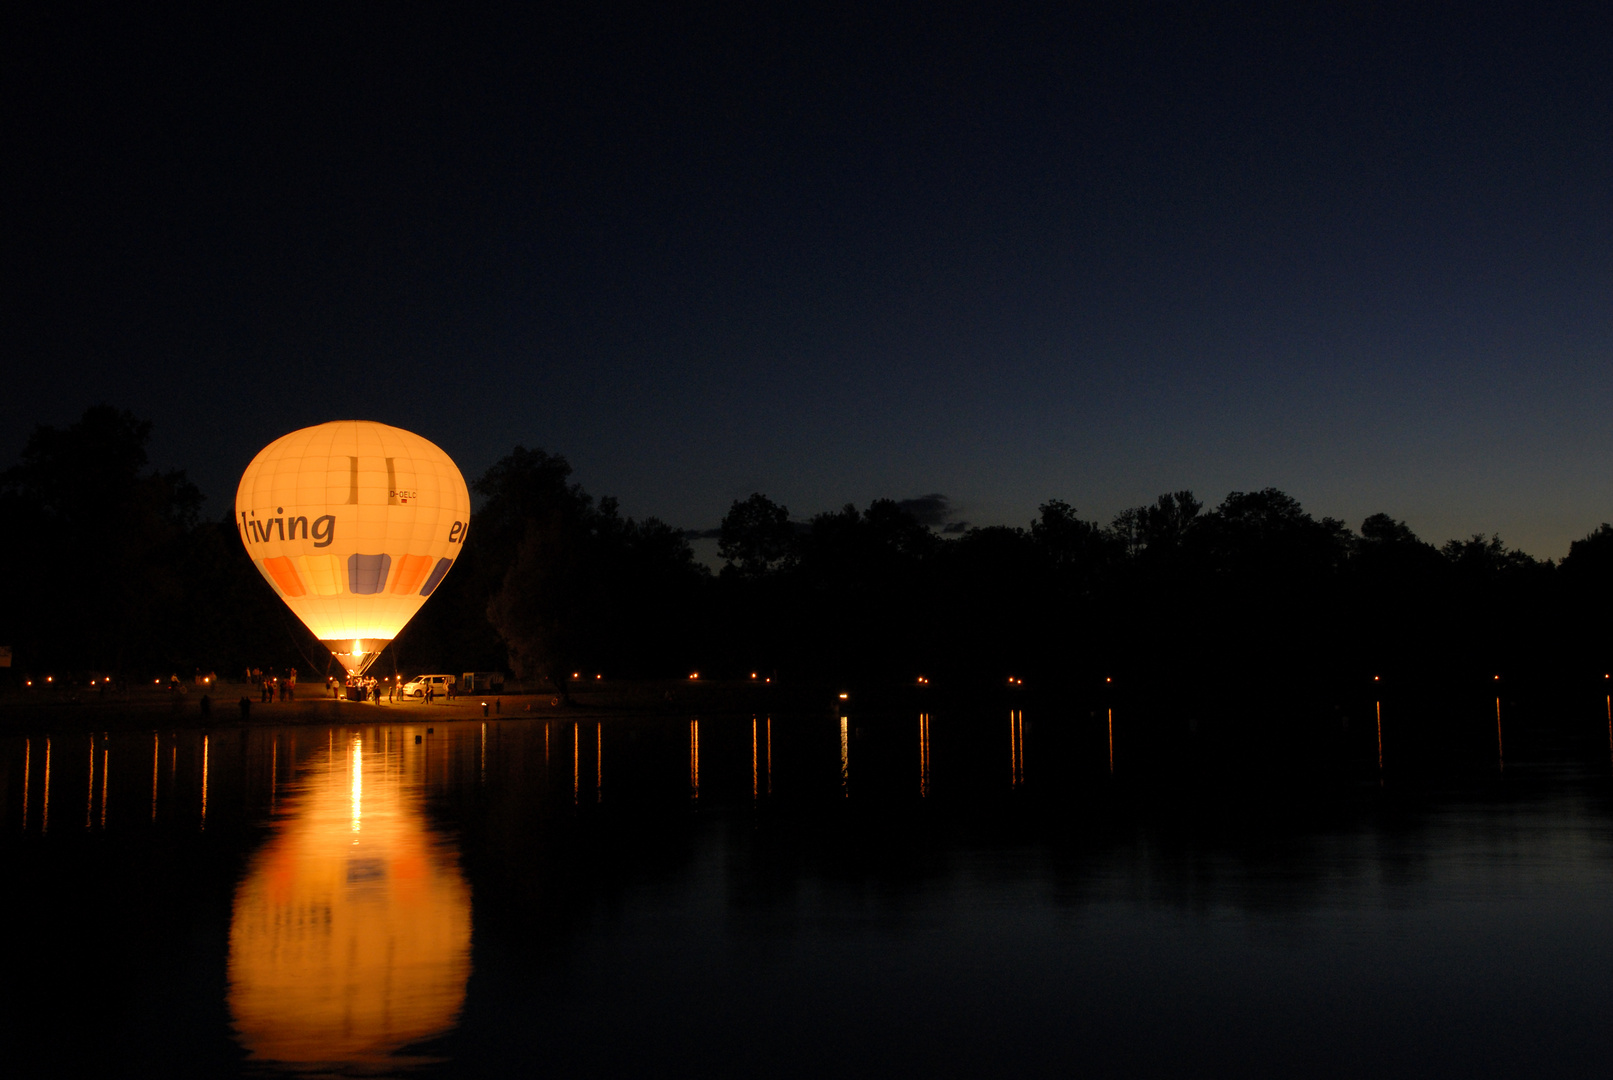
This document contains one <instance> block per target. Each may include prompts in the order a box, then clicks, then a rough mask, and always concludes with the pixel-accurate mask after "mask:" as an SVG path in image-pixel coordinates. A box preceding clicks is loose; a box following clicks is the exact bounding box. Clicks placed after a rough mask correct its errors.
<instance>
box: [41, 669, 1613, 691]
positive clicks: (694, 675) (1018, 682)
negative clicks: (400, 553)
mask: <svg viewBox="0 0 1613 1080" xmlns="http://www.w3.org/2000/svg"><path fill="white" fill-rule="evenodd" d="M571 677H572V678H573V679H580V678H582V673H581V672H579V671H573V672H572V673H571ZM604 677H605V676H604V675H595V676H594V678H595V679H596V680H597V679H603V678H604ZM750 677H751V681H753V682H754V681H755V680H756V672H754V671H753V672H751V673H750ZM393 678H394V679H397V680H399V681H402V679H403V676H401V675H395V676H393ZM689 678H690V680H691V681H694V680H698V679H699V678H700V672H698V671H691V672H690V673H689ZM1493 678H1494V681H1496V682H1500V681H1501V676H1499V675H1496V676H1494V677H1493ZM1602 678H1603V679H1613V672H1608V673H1607V674H1605V675H1603V676H1602ZM45 681H46V682H47V683H50V682H54V681H55V676H54V675H46V676H45ZM100 681H101V682H104V683H106V684H107V685H108V686H110V685H111V684H112V677H111V676H110V675H109V676H107V677H106V678H105V679H102V680H100ZM212 681H213V680H212V677H211V676H206V675H204V676H203V677H202V682H203V683H204V684H208V683H211V682H212ZM762 681H763V682H769V683H770V682H772V681H773V680H772V678H771V677H768V678H765V679H763V680H762ZM1103 681H1104V682H1106V683H1112V682H1114V681H1115V680H1114V678H1113V676H1106V677H1105V678H1104V680H1103ZM1372 681H1373V682H1381V681H1383V676H1382V675H1374V676H1372ZM151 682H152V685H154V686H160V685H162V680H161V679H152V680H151ZM25 685H28V686H32V685H34V680H32V679H28V680H27V681H26V684H25ZM90 685H91V686H95V685H96V680H95V679H91V680H90ZM918 685H919V686H929V685H930V680H929V679H928V678H926V677H925V676H923V675H920V676H919V677H918ZM1008 685H1009V686H1024V685H1025V680H1024V679H1016V678H1015V677H1014V676H1012V675H1010V676H1008ZM840 696H841V697H845V696H846V695H845V694H841V695H840Z"/></svg>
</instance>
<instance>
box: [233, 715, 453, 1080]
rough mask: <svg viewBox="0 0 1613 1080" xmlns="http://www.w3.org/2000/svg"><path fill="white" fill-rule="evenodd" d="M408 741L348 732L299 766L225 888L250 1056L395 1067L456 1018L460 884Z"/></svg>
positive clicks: (239, 1021)
mask: <svg viewBox="0 0 1613 1080" xmlns="http://www.w3.org/2000/svg"><path fill="white" fill-rule="evenodd" d="M411 741H412V740H411V739H410V738H409V737H407V736H406V737H404V738H402V739H399V738H397V737H396V735H388V734H386V733H383V734H382V736H381V740H380V742H381V745H379V746H378V745H377V740H376V738H375V737H374V736H371V737H370V738H369V739H368V740H366V739H363V738H359V737H356V736H355V737H352V738H350V739H348V740H347V742H346V743H345V745H343V744H341V743H337V744H336V745H334V746H332V747H331V748H330V749H329V750H322V751H320V752H319V753H318V754H317V755H315V756H314V757H313V758H312V759H310V760H309V761H307V762H305V763H304V765H303V769H302V776H301V777H300V780H301V788H302V790H301V791H300V793H296V794H294V795H293V797H292V799H290V800H289V802H290V804H291V805H290V810H289V812H288V813H286V814H285V815H284V816H283V817H281V818H280V819H279V820H278V822H277V828H276V833H275V835H274V836H273V837H272V838H271V839H270V840H269V842H268V843H267V844H265V845H264V847H263V848H262V849H261V850H260V851H259V852H258V854H257V856H256V857H255V859H254V860H253V862H252V865H251V867H250V868H249V870H248V871H247V874H246V875H245V877H244V878H243V879H242V882H241V884H240V886H239V887H238V889H237V891H236V895H235V906H234V914H233V918H232V921H231V926H230V954H229V981H230V989H229V1005H230V1012H231V1015H232V1016H233V1017H234V1021H235V1030H236V1033H237V1036H238V1038H239V1039H240V1041H241V1043H242V1045H243V1046H244V1047H245V1048H246V1049H247V1050H248V1051H249V1052H250V1053H251V1054H252V1056H253V1057H254V1058H256V1059H259V1060H271V1061H281V1062H376V1063H379V1062H393V1063H396V1062H397V1061H398V1058H397V1057H395V1056H394V1055H396V1053H397V1052H398V1051H399V1050H401V1049H402V1048H404V1047H406V1046H408V1045H410V1044H412V1043H417V1042H420V1041H421V1040H424V1039H428V1038H431V1037H432V1036H435V1035H440V1034H442V1033H444V1032H446V1031H448V1030H449V1029H451V1028H452V1027H453V1026H454V1024H455V1023H456V1022H457V1019H458V1016H459V1012H460V1008H461V1006H462V1005H463V1003H464V998H465V982H466V979H467V978H468V977H469V975H470V933H471V907H470V890H469V888H468V887H467V886H466V883H465V880H464V878H463V877H462V876H461V874H460V871H459V867H458V865H457V863H456V861H455V859H454V857H453V855H452V853H451V852H449V851H447V850H445V849H444V848H443V846H442V845H441V844H440V842H438V841H437V840H436V838H435V837H434V836H433V835H432V833H431V832H430V830H429V829H428V827H427V824H426V821H425V818H424V814H423V811H422V808H421V805H420V796H419V792H418V788H417V786H416V783H415V781H413V780H411V779H410V773H411V771H412V770H411V768H410V766H412V765H418V764H419V763H418V762H416V761H413V760H411V759H412V758H414V756H415V753H416V752H417V751H416V750H415V748H414V747H413V746H411V745H410V743H411Z"/></svg>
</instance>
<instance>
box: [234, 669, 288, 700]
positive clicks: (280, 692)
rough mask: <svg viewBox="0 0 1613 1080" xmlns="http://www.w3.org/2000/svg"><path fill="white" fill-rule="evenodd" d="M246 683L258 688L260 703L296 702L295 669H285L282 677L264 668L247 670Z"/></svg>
mask: <svg viewBox="0 0 1613 1080" xmlns="http://www.w3.org/2000/svg"><path fill="white" fill-rule="evenodd" d="M246 681H247V682H249V683H251V684H252V685H254V686H256V687H257V688H258V700H259V701H261V702H270V701H275V700H277V699H278V700H280V701H296V700H297V669H296V668H287V669H286V670H285V673H284V674H283V675H277V674H275V673H274V671H272V670H266V669H264V668H249V669H248V670H247V673H246Z"/></svg>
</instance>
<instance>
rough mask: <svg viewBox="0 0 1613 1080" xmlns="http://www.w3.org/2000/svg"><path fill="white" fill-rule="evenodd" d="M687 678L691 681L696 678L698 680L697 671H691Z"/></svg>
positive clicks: (698, 673)
mask: <svg viewBox="0 0 1613 1080" xmlns="http://www.w3.org/2000/svg"><path fill="white" fill-rule="evenodd" d="M689 678H691V679H698V678H700V672H698V671H691V672H689Z"/></svg>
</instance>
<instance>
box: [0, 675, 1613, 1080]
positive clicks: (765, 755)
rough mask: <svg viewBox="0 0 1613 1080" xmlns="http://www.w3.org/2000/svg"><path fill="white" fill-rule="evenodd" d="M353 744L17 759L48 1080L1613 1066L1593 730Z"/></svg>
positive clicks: (10, 1014) (6, 784)
mask: <svg viewBox="0 0 1613 1080" xmlns="http://www.w3.org/2000/svg"><path fill="white" fill-rule="evenodd" d="M347 715H349V716H351V718H352V721H351V722H349V723H346V724H341V725H334V726H333V725H315V724H302V725H295V726H286V727H268V726H253V727H230V726H220V727H216V728H213V729H210V730H201V729H195V728H168V727H163V728H160V729H158V730H155V731H152V730H144V731H136V730H130V729H129V728H127V727H125V728H121V729H119V730H117V731H114V732H111V733H99V732H97V733H90V732H82V731H80V732H70V731H49V730H45V729H42V730H41V731H40V733H38V734H27V735H15V736H6V737H4V738H3V739H0V775H3V790H0V813H3V815H4V817H3V831H0V866H3V868H4V878H3V880H4V881H5V886H6V896H7V905H6V906H7V908H8V910H10V911H11V912H12V915H11V916H10V917H9V918H8V920H7V927H8V929H7V933H6V941H5V942H4V944H3V946H0V949H3V955H4V956H5V958H6V959H5V962H4V965H3V969H0V970H3V971H4V974H5V978H4V980H3V982H4V991H3V994H4V997H3V998H0V1002H3V1008H4V1016H5V1020H4V1021H3V1023H4V1026H5V1028H6V1030H7V1032H8V1034H7V1038H6V1045H7V1048H8V1049H7V1055H8V1058H9V1059H11V1060H12V1061H13V1062H14V1063H15V1064H16V1066H17V1067H19V1068H21V1069H23V1070H24V1071H23V1072H18V1073H15V1074H14V1075H24V1074H25V1073H26V1074H30V1075H49V1074H53V1073H64V1074H65V1073H68V1072H72V1071H74V1070H77V1069H83V1068H90V1069H95V1070H99V1071H102V1072H104V1073H107V1074H118V1075H137V1074H151V1075H179V1074H192V1075H221V1076H228V1075H253V1076H262V1075H276V1074H280V1073H294V1074H297V1075H305V1076H306V1075H363V1076H375V1075H408V1076H436V1075H452V1076H503V1075H508V1074H510V1073H511V1072H512V1071H514V1072H516V1073H518V1074H522V1075H525V1074H534V1075H536V1074H545V1073H549V1074H554V1075H559V1076H653V1075H691V1074H695V1075H699V1074H710V1075H784V1076H822V1075H837V1076H847V1075H850V1076H860V1075H921V1076H979V1075H987V1074H991V1075H1021V1076H1068V1075H1071V1074H1091V1075H1101V1076H1107V1075H1166V1074H1169V1075H1195V1076H1203V1075H1211V1076H1262V1075H1271V1076H1276V1075H1296V1074H1305V1075H1316V1076H1359V1075H1373V1076H1430V1075H1461V1076H1468V1077H1472V1076H1509V1077H1516V1076H1553V1077H1565V1076H1604V1075H1606V1073H1607V1070H1608V1062H1609V1060H1613V1025H1610V1023H1609V1021H1608V1020H1607V1019H1606V1016H1605V1004H1606V1002H1607V1001H1608V1000H1609V999H1610V998H1613V758H1610V756H1609V748H1608V744H1606V743H1605V742H1603V741H1601V740H1602V739H1603V736H1602V734H1601V727H1600V725H1601V720H1600V718H1599V717H1598V716H1595V715H1591V716H1587V717H1585V718H1583V720H1584V723H1583V727H1584V735H1585V737H1584V738H1581V739H1577V740H1575V739H1570V740H1566V741H1559V742H1556V743H1553V742H1551V741H1550V740H1546V741H1543V742H1539V743H1536V744H1527V743H1526V744H1525V745H1524V747H1523V749H1522V750H1520V751H1518V752H1516V753H1513V752H1512V751H1511V750H1510V749H1509V754H1512V756H1509V757H1506V758H1504V759H1503V758H1501V757H1500V755H1499V753H1497V755H1496V757H1495V759H1493V760H1486V759H1485V758H1484V757H1483V756H1482V755H1457V756H1454V757H1453V758H1452V760H1451V761H1450V762H1449V763H1448V767H1444V768H1440V769H1426V768H1423V769H1418V770H1416V771H1414V772H1413V771H1407V772H1397V771H1396V769H1395V768H1394V762H1393V746H1394V740H1393V738H1392V737H1390V738H1387V739H1386V742H1387V745H1388V746H1389V748H1390V753H1389V758H1390V761H1389V764H1388V767H1387V768H1386V769H1385V770H1383V771H1380V770H1379V769H1378V767H1377V764H1376V762H1375V761H1373V760H1370V755H1369V759H1368V760H1365V761H1351V762H1348V763H1345V764H1343V765H1341V766H1339V767H1329V768H1322V769H1316V768H1310V769H1301V770H1287V769H1284V770H1279V774H1277V775H1273V774H1272V766H1270V765H1269V764H1267V765H1262V766H1260V767H1251V768H1249V769H1242V770H1199V771H1197V772H1191V773H1188V772H1183V771H1180V770H1176V771H1170V770H1152V771H1149V770H1139V771H1138V772H1137V773H1133V772H1132V771H1131V769H1130V763H1129V762H1128V759H1127V757H1126V747H1127V742H1126V726H1125V722H1124V720H1123V718H1115V717H1111V716H1108V715H1104V716H1101V717H1098V718H1097V720H1096V721H1094V720H1092V718H1091V717H1089V716H1085V715H1084V716H1083V717H1082V721H1081V723H1082V724H1083V725H1084V727H1083V730H1084V731H1086V732H1087V734H1086V735H1083V737H1082V738H1080V739H1073V738H1071V737H1069V732H1070V731H1071V730H1073V728H1072V725H1073V724H1074V723H1075V721H1073V720H1072V719H1071V718H1070V717H1068V716H1064V715H1061V714H1060V713H1059V711H1058V710H1057V709H1055V708H1047V707H1044V708H1041V709H1039V710H1032V709H1030V708H1027V709H1024V710H1019V709H1010V708H1003V709H1000V710H993V709H989V708H982V709H977V710H968V711H962V712H957V713H953V714H946V713H937V714H936V715H935V716H933V717H932V716H930V715H929V714H922V713H917V714H911V715H888V714H887V715H869V716H860V715H857V714H855V713H852V714H849V715H847V716H845V717H840V716H836V715H832V714H829V713H824V714H813V715H778V716H766V715H757V716H755V717H751V716H713V717H705V718H696V717H691V716H640V717H616V716H605V717H599V718H595V717H591V716H588V715H581V716H580V717H579V718H575V719H573V718H569V717H568V718H567V719H564V720H547V721H545V720H536V719H528V718H519V719H511V718H496V717H495V718H490V719H488V720H487V721H485V722H483V721H480V720H472V721H463V720H457V721H450V720H437V721H433V720H432V719H431V717H432V714H431V713H430V712H428V711H425V707H424V706H422V707H421V709H419V710H413V711H411V712H410V713H409V714H408V722H395V718H396V716H397V713H396V712H394V711H391V710H387V709H382V708H375V707H370V706H352V707H351V708H349V709H348V712H347ZM1094 715H1095V714H1094ZM1494 719H1495V718H1494V717H1488V718H1487V717H1486V716H1484V715H1478V716H1475V718H1474V724H1475V730H1477V731H1479V732H1480V734H1482V733H1483V732H1484V731H1486V730H1489V729H1486V728H1485V727H1484V724H1485V723H1488V724H1490V725H1491V728H1493V726H1494ZM1397 720H1398V718H1397ZM1573 722H1574V723H1578V722H1579V720H1578V719H1574V721H1573ZM1094 723H1095V724H1096V725H1097V726H1096V727H1094V726H1093V724H1094ZM1390 731H1391V733H1392V731H1393V728H1392V725H1391V727H1390ZM1493 734H1494V733H1493V732H1492V735H1490V736H1485V737H1486V738H1490V737H1493ZM1607 735H1608V736H1609V737H1613V728H1610V729H1609V731H1608V733H1607ZM1088 736H1091V737H1088ZM1480 743H1482V740H1480ZM1484 745H1488V744H1484ZM1497 749H1498V750H1499V747H1498V748H1497Z"/></svg>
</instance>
